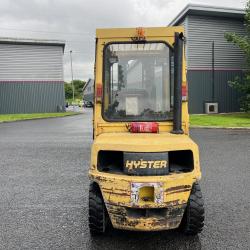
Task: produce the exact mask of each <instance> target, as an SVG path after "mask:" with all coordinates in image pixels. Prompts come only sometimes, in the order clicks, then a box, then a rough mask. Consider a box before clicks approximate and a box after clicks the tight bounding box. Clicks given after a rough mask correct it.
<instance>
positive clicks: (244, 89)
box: [225, 0, 250, 111]
mask: <svg viewBox="0 0 250 250" xmlns="http://www.w3.org/2000/svg"><path fill="white" fill-rule="evenodd" d="M245 27H246V35H245V36H239V35H237V34H235V33H226V34H225V38H226V39H227V41H229V42H232V43H234V44H235V45H237V46H238V47H239V48H240V49H241V50H242V51H243V52H244V53H245V54H246V63H247V71H246V73H245V75H244V76H243V78H240V77H236V78H235V80H234V81H232V82H229V84H230V85H231V86H232V87H234V88H236V89H237V90H239V91H240V92H241V93H242V97H241V98H240V104H241V108H242V110H243V111H250V0H248V2H247V5H246V15H245Z"/></svg>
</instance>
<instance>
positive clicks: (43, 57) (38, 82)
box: [0, 43, 65, 114]
mask: <svg viewBox="0 0 250 250" xmlns="http://www.w3.org/2000/svg"><path fill="white" fill-rule="evenodd" d="M64 105H65V93H64V81H63V48H62V47H61V46H48V45H24V44H1V43H0V113H2V114H8V113H9V114H11V113H44V112H57V111H59V110H60V108H61V109H64Z"/></svg>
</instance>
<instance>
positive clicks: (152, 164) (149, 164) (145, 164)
mask: <svg viewBox="0 0 250 250" xmlns="http://www.w3.org/2000/svg"><path fill="white" fill-rule="evenodd" d="M166 167H167V161H165V160H163V161H144V160H142V159H141V160H139V161H128V160H127V161H126V168H128V169H129V170H132V169H136V168H166Z"/></svg>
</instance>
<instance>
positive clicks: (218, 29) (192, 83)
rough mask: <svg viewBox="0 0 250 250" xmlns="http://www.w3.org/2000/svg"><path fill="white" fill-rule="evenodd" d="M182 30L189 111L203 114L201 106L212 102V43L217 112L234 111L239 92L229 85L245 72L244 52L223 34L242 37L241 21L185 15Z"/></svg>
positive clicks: (237, 107)
mask: <svg viewBox="0 0 250 250" xmlns="http://www.w3.org/2000/svg"><path fill="white" fill-rule="evenodd" d="M181 23H182V25H183V26H184V27H185V36H186V37H187V40H186V50H185V51H186V58H187V70H188V85H189V112H190V113H193V114H195V113H197V114H199V113H204V103H205V102H207V101H212V42H213V41H214V46H215V47H214V59H215V60H214V66H215V89H214V94H215V100H214V101H216V102H218V103H219V112H222V113H224V112H236V111H239V110H240V107H239V93H237V91H236V90H235V89H233V88H231V87H230V86H229V84H228V81H231V80H234V78H235V77H236V76H238V75H239V76H242V74H243V73H242V70H244V69H245V67H246V66H245V65H246V64H245V57H244V53H243V52H242V51H241V50H240V49H239V48H237V47H236V46H235V45H233V44H231V43H228V42H227V41H226V39H225V37H224V35H225V33H226V32H235V33H237V34H240V35H244V34H245V29H244V24H243V20H240V19H232V18H225V17H223V18H222V17H212V16H197V15H190V14H189V15H187V16H186V17H185V19H184V20H181Z"/></svg>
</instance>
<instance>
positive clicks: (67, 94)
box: [64, 82, 73, 99]
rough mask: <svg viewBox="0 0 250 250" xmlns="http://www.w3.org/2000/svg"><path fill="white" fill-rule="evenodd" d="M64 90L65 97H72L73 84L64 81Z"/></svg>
mask: <svg viewBox="0 0 250 250" xmlns="http://www.w3.org/2000/svg"><path fill="white" fill-rule="evenodd" d="M64 91H65V98H66V99H72V97H73V91H72V86H71V84H69V83H67V82H65V83H64Z"/></svg>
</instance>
